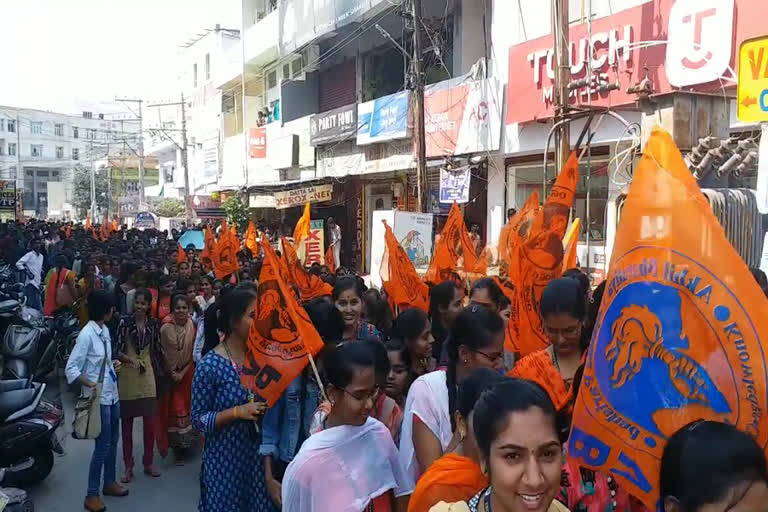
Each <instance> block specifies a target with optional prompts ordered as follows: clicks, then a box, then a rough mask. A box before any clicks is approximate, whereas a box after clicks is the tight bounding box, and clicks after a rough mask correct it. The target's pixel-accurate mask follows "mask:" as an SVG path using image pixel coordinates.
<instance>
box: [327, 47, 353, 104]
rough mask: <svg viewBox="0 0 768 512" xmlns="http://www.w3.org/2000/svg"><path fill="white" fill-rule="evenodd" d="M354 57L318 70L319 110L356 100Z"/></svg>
mask: <svg viewBox="0 0 768 512" xmlns="http://www.w3.org/2000/svg"><path fill="white" fill-rule="evenodd" d="M356 84H357V73H356V66H355V59H349V60H346V61H344V62H342V63H341V64H337V65H336V66H333V67H332V68H329V69H326V70H325V71H321V72H320V112H326V111H328V110H333V109H334V108H339V107H343V106H344V105H350V104H352V103H355V102H357V93H356V91H355V85H356Z"/></svg>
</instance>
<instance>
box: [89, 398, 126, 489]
mask: <svg viewBox="0 0 768 512" xmlns="http://www.w3.org/2000/svg"><path fill="white" fill-rule="evenodd" d="M119 437H120V402H115V403H114V404H112V405H104V404H102V405H101V434H100V435H99V437H97V438H96V444H95V446H94V448H93V455H92V456H91V467H90V469H89V470H88V492H87V493H86V497H89V498H90V497H91V496H99V495H100V494H101V471H102V468H103V469H104V485H107V484H111V483H113V482H116V481H117V478H116V477H115V473H116V470H117V468H116V467H117V439H118V438H119Z"/></svg>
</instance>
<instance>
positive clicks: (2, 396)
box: [0, 388, 37, 421]
mask: <svg viewBox="0 0 768 512" xmlns="http://www.w3.org/2000/svg"><path fill="white" fill-rule="evenodd" d="M36 396H37V390H36V389H32V388H30V389H17V390H15V391H7V392H5V393H0V421H5V419H6V418H8V416H10V415H11V414H13V413H15V412H16V411H19V410H21V409H23V408H25V407H28V406H30V405H32V403H33V402H34V401H35V397H36Z"/></svg>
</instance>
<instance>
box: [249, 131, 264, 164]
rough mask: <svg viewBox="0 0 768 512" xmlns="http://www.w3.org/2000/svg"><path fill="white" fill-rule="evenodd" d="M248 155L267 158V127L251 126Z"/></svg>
mask: <svg viewBox="0 0 768 512" xmlns="http://www.w3.org/2000/svg"><path fill="white" fill-rule="evenodd" d="M248 156H250V157H251V158H267V129H266V128H251V131H250V133H249V135H248Z"/></svg>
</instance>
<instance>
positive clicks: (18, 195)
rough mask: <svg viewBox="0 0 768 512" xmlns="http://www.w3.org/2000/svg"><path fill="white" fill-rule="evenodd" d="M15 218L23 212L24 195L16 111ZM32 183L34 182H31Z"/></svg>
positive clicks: (19, 129)
mask: <svg viewBox="0 0 768 512" xmlns="http://www.w3.org/2000/svg"><path fill="white" fill-rule="evenodd" d="M15 178H16V210H17V211H16V218H17V219H18V218H19V212H23V211H24V205H23V204H22V201H23V199H24V194H22V193H21V192H22V190H23V189H24V168H23V167H22V166H21V117H20V116H19V111H18V110H17V111H16V176H15ZM33 183H34V181H33Z"/></svg>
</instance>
